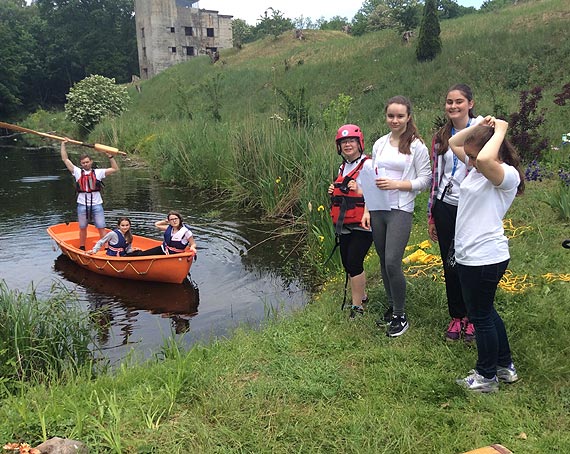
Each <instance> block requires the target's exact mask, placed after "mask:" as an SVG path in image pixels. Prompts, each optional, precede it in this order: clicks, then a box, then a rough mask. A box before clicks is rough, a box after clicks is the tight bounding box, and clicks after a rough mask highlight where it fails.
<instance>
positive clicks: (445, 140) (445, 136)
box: [435, 84, 476, 154]
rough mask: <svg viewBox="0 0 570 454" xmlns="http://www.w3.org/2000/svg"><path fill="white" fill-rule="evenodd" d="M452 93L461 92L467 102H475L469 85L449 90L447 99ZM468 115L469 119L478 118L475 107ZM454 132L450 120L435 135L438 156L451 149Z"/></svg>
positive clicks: (454, 86)
mask: <svg viewBox="0 0 570 454" xmlns="http://www.w3.org/2000/svg"><path fill="white" fill-rule="evenodd" d="M452 91H459V92H461V94H462V95H463V96H465V98H466V99H467V101H473V91H472V90H471V87H470V86H469V85H466V84H455V85H453V86H452V87H451V88H450V89H449V90H447V93H446V95H445V97H446V98H447V95H449V93H451V92H452ZM468 114H469V118H475V117H476V115H475V110H474V108H473V107H472V108H471V109H469V112H468ZM452 130H453V122H452V121H451V120H450V119H449V118H448V119H447V122H446V123H445V124H444V125H443V126H442V127H441V129H440V130H439V131H437V132H436V133H435V140H436V143H438V144H439V149H438V150H437V154H444V153H445V152H446V151H447V149H448V148H449V139H450V138H451V135H452V134H451V133H452Z"/></svg>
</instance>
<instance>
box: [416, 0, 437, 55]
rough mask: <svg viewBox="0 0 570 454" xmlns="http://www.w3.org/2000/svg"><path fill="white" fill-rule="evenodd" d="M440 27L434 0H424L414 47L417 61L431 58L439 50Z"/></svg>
mask: <svg viewBox="0 0 570 454" xmlns="http://www.w3.org/2000/svg"><path fill="white" fill-rule="evenodd" d="M439 34H440V27H439V19H438V17H437V3H436V0H426V3H425V6H424V14H423V17H422V25H421V27H420V36H419V38H418V45H417V48H416V58H417V59H418V61H420V62H423V61H429V60H433V59H434V58H435V57H436V56H437V54H439V53H440V52H441V38H440V37H439Z"/></svg>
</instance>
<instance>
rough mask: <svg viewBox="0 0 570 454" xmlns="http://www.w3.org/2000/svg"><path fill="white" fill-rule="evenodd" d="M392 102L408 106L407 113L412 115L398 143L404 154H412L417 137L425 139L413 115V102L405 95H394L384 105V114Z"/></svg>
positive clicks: (400, 150)
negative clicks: (413, 143) (411, 147)
mask: <svg viewBox="0 0 570 454" xmlns="http://www.w3.org/2000/svg"><path fill="white" fill-rule="evenodd" d="M392 104H401V105H402V106H406V111H407V114H408V115H409V116H410V119H409V120H408V124H407V125H406V130H405V131H404V132H403V133H402V135H401V136H400V141H399V143H398V151H399V152H400V153H402V154H410V153H411V151H410V146H411V145H412V142H413V141H414V140H415V139H419V140H421V141H422V142H423V139H422V138H421V136H420V133H419V131H418V127H417V126H416V124H415V123H414V118H413V117H412V102H411V101H410V100H409V99H408V98H406V97H405V96H400V95H398V96H394V97H393V98H390V99H389V100H388V102H387V103H386V106H385V107H384V114H386V113H387V112H388V107H389V106H391V105H392Z"/></svg>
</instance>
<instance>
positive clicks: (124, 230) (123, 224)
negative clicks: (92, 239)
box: [87, 217, 138, 257]
mask: <svg viewBox="0 0 570 454" xmlns="http://www.w3.org/2000/svg"><path fill="white" fill-rule="evenodd" d="M105 243H108V244H107V255H110V256H113V257H117V256H119V257H124V256H125V255H127V254H128V253H129V252H133V251H137V250H138V249H137V248H133V247H132V244H133V234H132V233H131V220H130V219H129V218H125V217H123V218H120V219H119V221H118V222H117V228H116V229H115V230H111V231H110V232H109V233H107V234H106V235H105V236H104V237H103V238H101V239H100V240H99V241H97V243H95V246H93V249H91V250H90V251H88V252H87V253H88V254H90V255H91V254H96V253H97V252H98V251H99V250H100V249H101V248H102V247H103V245H104V244H105Z"/></svg>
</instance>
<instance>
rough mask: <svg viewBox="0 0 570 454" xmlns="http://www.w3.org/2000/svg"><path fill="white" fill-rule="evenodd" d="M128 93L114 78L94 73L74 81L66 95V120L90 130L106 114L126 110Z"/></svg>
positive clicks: (116, 113) (117, 113)
mask: <svg viewBox="0 0 570 454" xmlns="http://www.w3.org/2000/svg"><path fill="white" fill-rule="evenodd" d="M128 102H129V95H128V93H127V89H126V88H125V87H124V86H119V85H115V79H109V78H107V77H103V76H99V75H95V76H89V77H87V78H85V79H83V80H82V81H81V82H78V83H76V84H75V85H74V86H73V87H72V88H71V90H69V93H68V95H67V104H66V105H65V115H66V117H67V119H68V120H71V121H73V122H74V123H76V124H78V125H79V126H82V127H83V128H85V129H86V130H91V129H92V128H93V127H94V126H95V125H96V124H97V123H99V122H100V121H101V119H103V118H104V117H106V116H116V115H119V114H120V113H121V112H124V111H125V110H127V103H128Z"/></svg>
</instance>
